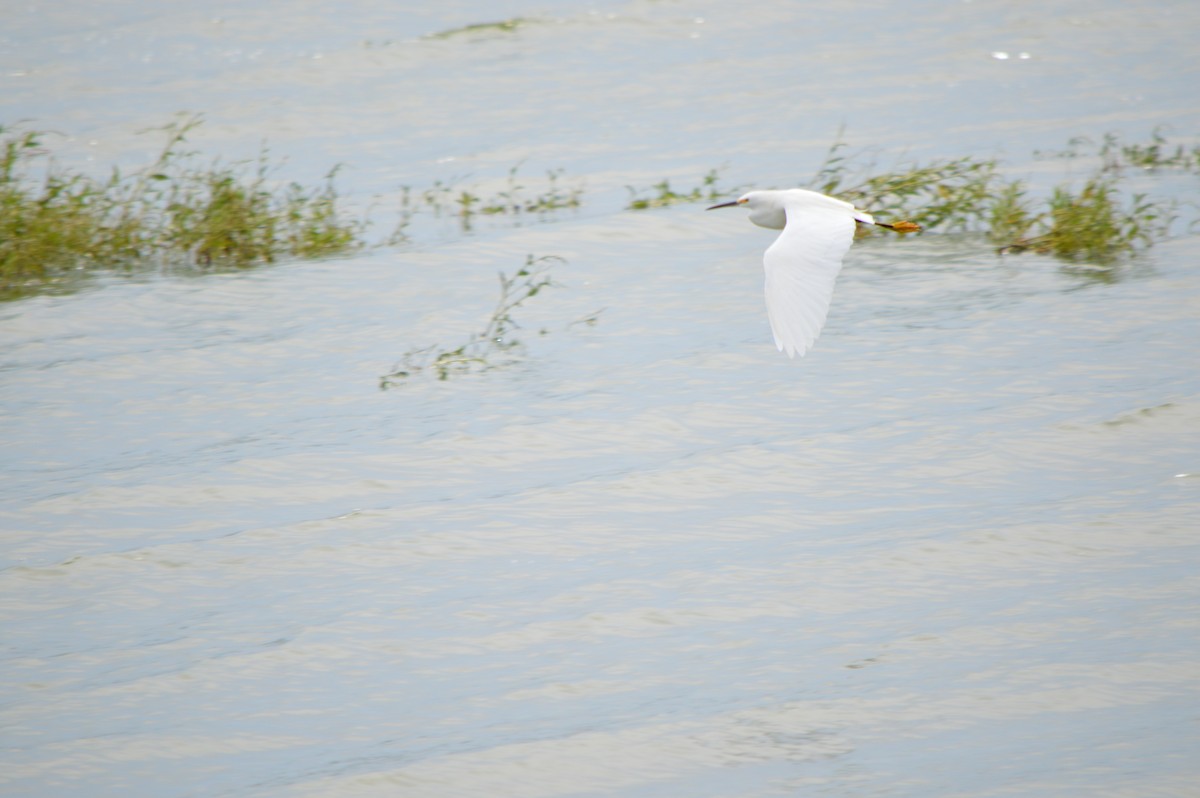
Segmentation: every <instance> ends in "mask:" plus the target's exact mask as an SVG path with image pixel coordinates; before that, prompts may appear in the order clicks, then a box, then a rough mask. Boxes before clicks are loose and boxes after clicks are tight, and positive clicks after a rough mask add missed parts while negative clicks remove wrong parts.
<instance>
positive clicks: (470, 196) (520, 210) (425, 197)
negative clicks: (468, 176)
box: [391, 164, 583, 242]
mask: <svg viewBox="0 0 1200 798" xmlns="http://www.w3.org/2000/svg"><path fill="white" fill-rule="evenodd" d="M520 168H521V164H517V165H516V166H514V167H513V168H512V169H510V170H509V171H508V177H507V181H506V186H505V187H504V188H503V189H500V190H499V191H496V192H493V193H490V194H488V193H484V192H483V190H482V189H480V188H478V187H476V186H469V187H466V188H463V187H460V186H458V185H456V184H453V183H451V184H444V183H441V182H435V183H434V184H433V186H431V187H430V188H427V189H425V190H424V191H420V192H415V191H413V189H412V188H411V187H409V186H405V187H404V188H402V189H401V194H400V221H399V224H398V225H397V227H396V232H395V233H394V234H393V236H392V237H391V240H392V241H393V242H398V241H402V240H404V239H405V238H406V235H405V230H406V229H407V228H408V226H409V225H410V224H411V223H412V220H413V218H414V217H415V216H417V215H418V214H421V213H429V214H431V215H433V216H435V217H453V218H454V219H456V220H457V221H458V224H459V226H460V227H461V228H462V230H463V231H464V232H467V231H469V230H471V229H472V228H473V226H474V222H475V219H476V217H478V216H507V217H510V218H513V219H517V218H519V217H522V216H535V217H539V218H540V217H544V216H546V215H547V214H550V213H554V212H555V211H561V210H568V209H574V208H578V207H579V206H580V204H581V202H582V199H581V198H582V196H583V185H582V184H581V183H575V184H574V185H571V186H564V185H563V184H562V183H561V182H560V180H561V178H562V176H563V172H562V170H560V169H551V170H549V171H547V172H546V179H545V182H544V184H543V185H542V186H540V187H538V188H536V189H533V193H530V188H529V187H527V186H525V185H524V184H523V182H522V181H521V180H519V179H518V173H519V171H520Z"/></svg>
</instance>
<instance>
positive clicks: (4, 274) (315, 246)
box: [0, 116, 363, 293]
mask: <svg viewBox="0 0 1200 798" xmlns="http://www.w3.org/2000/svg"><path fill="white" fill-rule="evenodd" d="M199 124H200V118H199V117H198V116H190V117H181V118H180V119H179V120H177V121H176V122H174V123H172V124H170V125H168V126H166V127H165V128H163V129H162V130H163V131H164V132H165V133H166V134H167V140H166V143H165V145H164V146H163V148H162V150H161V151H160V152H159V155H158V157H157V158H156V159H155V160H154V162H153V163H151V164H150V165H149V166H148V167H146V168H144V169H142V170H139V171H138V172H135V173H133V174H131V175H128V176H125V175H122V174H121V173H120V171H118V170H116V169H114V170H113V171H112V173H111V174H110V176H109V177H108V179H107V180H103V181H99V180H95V179H93V178H90V177H87V176H85V175H81V174H77V173H71V172H67V171H64V170H62V169H60V168H59V167H58V166H57V165H56V164H55V163H54V162H53V161H52V160H50V159H49V158H48V155H47V153H46V151H45V149H44V148H43V146H42V136H43V134H41V133H37V132H29V131H25V132H20V131H17V132H10V131H5V130H4V129H3V128H0V135H3V134H5V133H7V136H5V138H3V140H2V142H0V148H2V149H0V152H2V155H0V284H2V286H3V288H4V289H5V290H6V291H8V292H10V293H13V292H19V288H20V286H21V285H23V284H24V283H25V282H27V281H29V280H31V279H33V280H36V279H39V278H46V277H48V276H52V275H53V274H55V273H58V272H62V271H64V270H68V269H74V268H79V267H85V268H86V267H91V266H108V267H114V266H134V265H137V264H138V263H142V262H155V263H162V264H166V265H172V264H187V263H199V264H205V265H207V264H218V265H231V266H247V265H250V264H254V263H263V262H271V261H275V260H277V259H279V258H281V257H296V258H315V257H322V256H326V255H332V254H336V253H340V252H345V251H347V250H350V249H353V248H355V247H357V246H360V245H361V232H362V227H363V225H362V223H358V222H352V221H347V220H345V219H343V218H342V215H341V213H340V212H339V210H338V207H337V192H336V190H335V189H334V185H333V179H334V176H335V173H336V170H334V171H333V172H330V173H329V174H328V175H327V176H326V180H325V183H324V184H323V185H322V186H320V187H318V188H316V189H305V188H304V187H302V186H300V185H299V184H296V183H293V184H291V185H289V186H287V187H286V188H284V189H282V190H280V189H277V188H275V187H274V186H273V185H272V184H271V181H270V180H269V176H270V173H271V171H272V170H273V167H272V166H271V165H270V163H269V161H268V158H267V153H266V151H265V150H264V151H263V152H262V153H261V154H260V156H259V158H258V160H257V162H255V164H254V168H253V169H247V166H248V165H247V164H233V165H222V164H220V163H214V164H212V165H211V166H208V167H204V168H201V167H197V166H195V165H194V162H195V153H190V152H183V151H182V150H181V147H182V145H183V144H184V143H185V141H186V138H187V135H188V134H189V133H190V132H191V131H193V130H194V129H195V128H196V127H197V126H199ZM35 164H41V165H42V173H43V174H42V177H41V180H40V181H38V180H36V179H34V178H33V177H32V176H31V175H30V172H31V170H32V167H33V166H34V165H35Z"/></svg>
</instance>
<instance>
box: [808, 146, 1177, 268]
mask: <svg viewBox="0 0 1200 798" xmlns="http://www.w3.org/2000/svg"><path fill="white" fill-rule="evenodd" d="M1082 142H1083V140H1081V139H1073V140H1072V142H1071V149H1069V150H1068V151H1063V152H1059V153H1056V156H1057V157H1060V158H1073V157H1080V155H1081V152H1080V150H1079V147H1080V146H1081V144H1082ZM1164 145H1165V140H1163V139H1162V138H1161V135H1160V134H1159V133H1158V132H1157V131H1156V133H1155V136H1154V138H1153V140H1152V143H1151V144H1149V145H1136V144H1122V143H1120V142H1119V140H1117V139H1116V138H1115V137H1113V136H1106V137H1105V140H1104V143H1103V144H1102V145H1101V146H1100V147H1099V148H1098V149H1097V151H1096V153H1095V157H1096V158H1097V159H1098V161H1099V162H1098V165H1097V166H1096V167H1095V169H1094V172H1093V174H1092V175H1091V176H1089V177H1087V178H1086V179H1084V181H1083V182H1082V185H1072V184H1060V185H1058V186H1056V187H1054V188H1053V189H1052V190H1051V191H1050V193H1049V194H1048V195H1045V196H1043V197H1040V198H1036V197H1033V196H1031V194H1030V191H1029V189H1028V187H1027V185H1026V184H1025V183H1024V182H1023V181H1021V180H1012V179H1009V178H1007V177H1005V176H1004V173H1003V171H1002V168H1001V164H1000V163H999V162H998V161H997V160H996V159H991V158H989V159H980V158H973V157H969V156H968V157H963V158H953V159H940V160H933V161H930V162H929V163H927V164H919V163H913V164H909V165H905V166H903V167H902V168H898V169H893V170H891V171H884V172H875V170H874V168H873V167H874V165H873V164H871V165H869V166H867V167H865V168H864V167H862V166H861V165H860V166H855V165H854V164H853V163H852V161H851V160H850V159H847V158H846V157H844V155H843V153H842V150H843V147H844V145H843V144H841V143H840V142H839V143H836V144H834V145H833V147H831V148H830V150H829V152H828V154H827V155H826V158H825V160H824V162H823V163H822V165H821V167H820V168H819V169H818V171H817V175H816V177H815V178H814V180H813V181H812V183H811V184H810V185H811V187H812V188H814V189H816V190H818V191H822V192H825V193H827V194H831V195H833V196H837V197H840V198H842V199H845V200H848V201H850V202H853V203H854V204H855V205H857V206H858V207H860V208H864V209H866V210H869V211H870V212H872V213H874V214H876V215H878V216H882V217H883V218H884V219H887V218H903V219H912V220H913V221H916V222H918V223H920V224H921V225H922V226H923V227H924V228H925V230H936V231H943V232H955V231H965V232H970V231H974V232H983V233H985V234H986V235H987V236H988V238H989V239H990V240H991V241H992V242H994V243H995V244H996V245H997V251H999V252H1001V253H1017V252H1024V251H1036V252H1041V253H1048V254H1051V255H1054V256H1055V257H1058V258H1060V259H1063V260H1067V261H1083V260H1087V261H1093V262H1095V263H1097V264H1100V265H1110V264H1112V263H1114V262H1115V261H1116V260H1117V259H1119V258H1121V257H1122V256H1125V255H1128V254H1130V253H1134V252H1137V251H1139V250H1141V249H1144V248H1146V247H1149V246H1151V245H1152V244H1153V243H1154V242H1155V241H1158V240H1161V239H1163V238H1165V237H1166V235H1167V234H1168V232H1169V229H1170V225H1171V222H1172V220H1173V219H1174V218H1175V210H1176V205H1175V203H1173V202H1170V201H1155V200H1151V199H1149V198H1148V197H1147V196H1146V195H1145V194H1132V195H1130V196H1128V197H1126V192H1123V191H1122V190H1121V185H1120V183H1121V177H1122V175H1121V169H1122V168H1123V167H1126V166H1138V167H1140V168H1143V169H1148V168H1156V169H1157V168H1185V169H1190V168H1192V167H1191V164H1192V162H1193V160H1194V159H1195V158H1196V153H1197V152H1198V151H1200V148H1194V149H1192V150H1189V149H1187V148H1185V147H1183V146H1182V145H1179V146H1177V147H1176V148H1174V149H1168V148H1166V147H1165V146H1164ZM860 232H861V233H862V234H864V235H869V234H870V233H871V231H870V229H869V228H866V227H864V228H862V229H861V230H860Z"/></svg>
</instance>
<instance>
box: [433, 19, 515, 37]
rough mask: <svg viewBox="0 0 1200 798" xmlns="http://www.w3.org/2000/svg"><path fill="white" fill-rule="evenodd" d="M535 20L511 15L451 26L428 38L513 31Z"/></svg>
mask: <svg viewBox="0 0 1200 798" xmlns="http://www.w3.org/2000/svg"><path fill="white" fill-rule="evenodd" d="M532 21H533V20H530V19H526V18H525V17H511V18H509V19H502V20H500V21H499V22H478V23H476V24H474V25H463V26H461V27H458V28H450V29H449V30H444V31H440V32H438V33H431V34H429V35H427V36H426V37H425V38H426V39H450V38H453V37H455V36H463V35H470V34H473V33H512V32H513V31H515V30H516V29H517V28H520V27H521V26H523V25H528V24H529V23H530V22H532Z"/></svg>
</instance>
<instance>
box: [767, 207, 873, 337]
mask: <svg viewBox="0 0 1200 798" xmlns="http://www.w3.org/2000/svg"><path fill="white" fill-rule="evenodd" d="M787 215H788V220H787V226H786V227H785V228H784V229H783V232H782V233H780V234H779V238H777V239H775V243H774V244H772V245H771V246H770V247H769V248H768V249H767V252H766V254H765V255H763V265H764V266H765V267H766V270H767V288H766V290H767V318H768V319H770V321H771V332H772V333H773V334H774V335H775V346H777V347H779V349H780V350H781V351H784V352H787V354H788V357H795V356H796V355H800V356H801V357H803V356H804V353H805V352H807V351H808V350H809V348H811V347H812V345H813V343H814V342H815V341H816V340H817V336H818V335H820V334H821V328H822V327H823V326H825V315H826V314H827V313H828V312H829V300H830V299H831V298H832V297H833V284H834V282H835V281H836V280H837V275H838V272H839V271H841V269H842V258H843V257H844V256H845V254H846V250H848V249H850V242H851V241H853V240H854V216H852V215H851V213H849V212H847V211H846V210H845V209H843V208H838V207H824V206H814V205H813V204H805V205H804V206H803V207H796V206H795V205H791V204H789V205H788V207H787Z"/></svg>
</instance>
